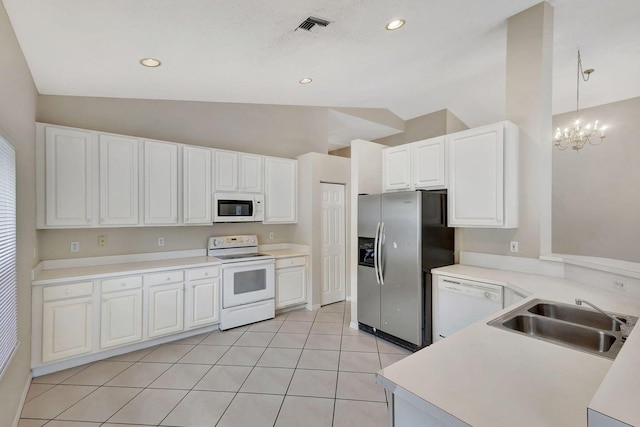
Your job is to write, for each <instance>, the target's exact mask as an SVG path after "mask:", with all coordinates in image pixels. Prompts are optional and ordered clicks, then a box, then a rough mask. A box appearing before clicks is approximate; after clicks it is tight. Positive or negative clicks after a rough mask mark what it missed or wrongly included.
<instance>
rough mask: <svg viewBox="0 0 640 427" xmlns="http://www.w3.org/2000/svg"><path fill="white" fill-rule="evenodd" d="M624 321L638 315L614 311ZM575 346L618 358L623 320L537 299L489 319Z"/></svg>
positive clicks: (563, 344)
mask: <svg viewBox="0 0 640 427" xmlns="http://www.w3.org/2000/svg"><path fill="white" fill-rule="evenodd" d="M612 315H613V316H615V317H616V318H618V319H619V320H621V321H622V322H624V323H628V324H631V323H635V321H636V320H637V318H635V317H632V316H625V315H620V314H613V313H612ZM488 324H489V325H491V326H495V327H497V328H500V329H505V330H508V331H511V332H516V333H519V334H524V335H527V336H530V337H532V338H536V339H539V340H543V341H548V342H552V343H554V344H559V345H562V346H565V347H569V348H572V349H575V350H580V351H584V352H587V353H592V354H597V355H600V356H604V357H607V358H610V359H615V357H616V356H617V355H618V353H619V352H620V350H621V348H622V344H623V341H624V340H623V336H622V332H621V330H620V324H619V323H618V322H616V321H614V320H613V319H612V318H610V317H608V316H606V315H604V314H601V313H599V312H597V311H594V310H591V309H587V308H583V307H577V306H574V305H569V304H563V303H559V302H555V301H545V300H540V299H534V300H531V301H529V302H528V303H526V304H524V305H522V306H520V307H518V308H517V309H515V310H513V311H510V312H509V313H506V314H504V315H502V316H500V317H498V318H496V319H494V320H492V321H491V322H489V323H488Z"/></svg>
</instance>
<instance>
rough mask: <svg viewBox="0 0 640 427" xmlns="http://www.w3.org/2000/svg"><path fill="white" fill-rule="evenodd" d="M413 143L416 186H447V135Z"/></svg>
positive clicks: (429, 187) (430, 187)
mask: <svg viewBox="0 0 640 427" xmlns="http://www.w3.org/2000/svg"><path fill="white" fill-rule="evenodd" d="M411 145H412V147H411V148H412V150H413V153H412V155H411V159H412V160H413V169H412V170H413V171H414V178H413V179H414V181H413V184H414V186H415V188H424V189H430V190H435V189H442V188H446V187H447V181H446V163H445V137H444V136H441V137H438V138H431V139H426V140H424V141H418V142H414V143H413V144H411Z"/></svg>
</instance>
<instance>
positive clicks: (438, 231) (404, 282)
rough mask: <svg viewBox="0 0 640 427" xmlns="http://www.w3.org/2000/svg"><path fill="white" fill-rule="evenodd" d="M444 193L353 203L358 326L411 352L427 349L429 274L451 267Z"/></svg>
mask: <svg viewBox="0 0 640 427" xmlns="http://www.w3.org/2000/svg"><path fill="white" fill-rule="evenodd" d="M446 207H447V193H446V191H444V190H443V191H406V192H398V193H385V194H375V195H361V196H359V197H358V245H359V248H358V296H357V298H358V323H359V327H360V329H363V330H366V331H368V332H371V333H374V334H376V335H378V336H381V337H383V338H385V339H388V340H390V341H394V342H396V343H397V344H400V345H403V346H405V347H407V348H411V349H414V350H415V349H419V348H422V347H424V346H427V345H429V344H431V343H432V327H431V312H432V310H431V273H430V270H431V269H432V268H436V267H442V266H444V265H450V264H453V262H454V259H453V256H454V255H453V244H454V243H453V242H454V229H453V228H449V227H447V208H446Z"/></svg>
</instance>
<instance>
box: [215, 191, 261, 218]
mask: <svg viewBox="0 0 640 427" xmlns="http://www.w3.org/2000/svg"><path fill="white" fill-rule="evenodd" d="M260 221H264V196H263V195H262V194H248V193H214V195H213V222H260Z"/></svg>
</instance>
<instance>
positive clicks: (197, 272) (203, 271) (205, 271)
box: [187, 265, 220, 280]
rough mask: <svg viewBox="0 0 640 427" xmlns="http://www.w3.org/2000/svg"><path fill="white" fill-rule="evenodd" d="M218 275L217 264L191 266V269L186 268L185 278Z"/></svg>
mask: <svg viewBox="0 0 640 427" xmlns="http://www.w3.org/2000/svg"><path fill="white" fill-rule="evenodd" d="M219 275H220V267H218V266H217V265H216V266H215V267H204V268H193V269H191V270H187V278H188V279H189V280H200V279H209V278H211V277H218V276H219Z"/></svg>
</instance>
